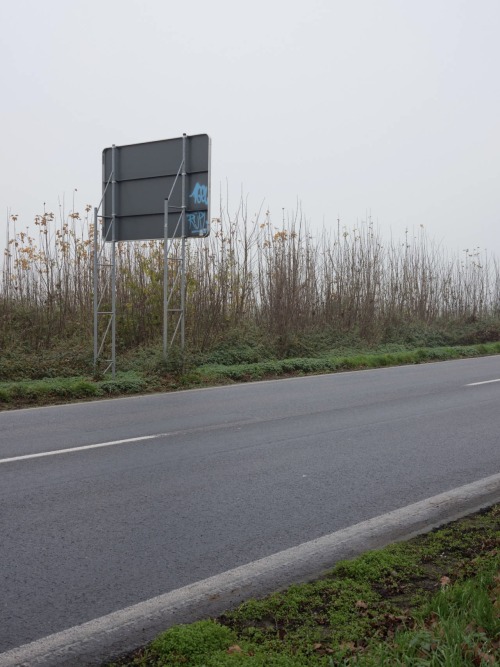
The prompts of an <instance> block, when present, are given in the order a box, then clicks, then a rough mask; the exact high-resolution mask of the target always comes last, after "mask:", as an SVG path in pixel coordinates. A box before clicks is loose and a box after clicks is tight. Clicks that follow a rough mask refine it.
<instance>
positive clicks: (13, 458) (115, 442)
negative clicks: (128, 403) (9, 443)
mask: <svg viewBox="0 0 500 667" xmlns="http://www.w3.org/2000/svg"><path fill="white" fill-rule="evenodd" d="M168 435H171V434H170V433H156V434H155V435H141V436H140V437H139V438H126V439H125V440H111V441H110V442H98V443H96V444H94V445H81V446H80V447H68V448H67V449H54V450H53V451H50V452H38V453H36V454H23V455H22V456H11V457H10V458H8V459H0V463H14V461H26V460H27V459H40V458H42V457H44V456H57V455H58V454H69V453H70V452H83V451H84V450H86V449H99V448H101V447H112V446H113V445H125V444H127V443H129V442H140V441H141V440H154V439H155V438H163V437H165V436H168Z"/></svg>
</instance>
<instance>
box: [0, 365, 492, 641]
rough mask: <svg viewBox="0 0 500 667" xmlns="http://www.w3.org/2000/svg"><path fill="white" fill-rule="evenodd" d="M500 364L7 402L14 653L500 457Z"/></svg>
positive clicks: (425, 491)
mask: <svg viewBox="0 0 500 667" xmlns="http://www.w3.org/2000/svg"><path fill="white" fill-rule="evenodd" d="M495 380H500V356H494V357H486V358H481V359H470V360H463V361H454V362H445V363H439V364H426V365H421V366H407V367H401V368H390V369H384V370H377V371H365V372H354V373H344V374H337V375H324V376H315V377H306V378H297V379H291V380H281V381H273V382H260V383H254V384H245V385H237V386H231V387H221V388H213V389H204V390H195V391H186V392H182V393H176V394H161V395H152V396H145V397H138V398H127V399H118V400H110V401H100V402H95V403H81V404H73V405H68V406H57V407H50V408H40V409H32V410H20V411H13V412H3V413H0V536H1V539H0V652H2V651H7V650H8V649H11V648H14V647H17V646H19V645H21V644H25V643H27V642H30V641H32V640H35V639H38V638H41V637H45V636H46V635H48V634H51V633H54V632H58V631H60V630H63V629H65V628H69V627H72V626H75V625H77V624H80V623H84V622H86V621H89V620H91V619H94V618H97V617H100V616H103V615H105V614H109V613H111V612H114V611H116V610H119V609H122V608H124V607H126V606H128V605H133V604H136V603H138V602H141V601H144V600H148V599H150V598H152V597H154V596H157V595H161V594H164V593H166V592H168V591H173V590H175V589H178V588H180V587H182V586H185V585H187V584H189V583H192V582H195V581H199V580H201V579H205V578H207V577H211V576H213V575H216V574H219V573H222V572H225V571H226V570H228V569H231V568H235V567H237V566H239V565H243V564H245V563H249V562H251V561H254V560H256V559H258V558H262V557H264V556H268V555H270V554H274V553H276V552H278V551H281V550H283V549H287V548H289V547H293V546H295V545H298V544H300V543H303V542H306V541H309V540H312V539H315V538H318V537H320V536H322V535H326V534H329V533H331V532H333V531H337V530H339V529H341V528H345V527H347V526H350V525H352V524H354V523H357V522H360V521H364V520H366V519H370V518H371V517H376V516H378V515H380V514H383V513H385V512H388V511H390V510H393V509H396V508H400V507H404V506H406V505H408V504H410V503H414V502H417V501H419V500H422V499H425V498H428V497H429V496H433V495H436V494H439V493H442V492H444V491H447V490H450V489H453V488H455V487H457V486H461V485H464V484H467V483H470V482H474V481H475V480H479V479H482V478H484V477H487V476H489V475H493V474H495V473H498V472H500V452H499V435H498V434H499V430H500V429H499V427H500V382H499V381H495ZM474 383H485V384H474ZM147 436H153V437H150V438H148V439H147V438H146V437H147ZM123 440H128V442H123ZM91 445H99V446H98V447H89V446H91ZM101 445H103V446H101ZM61 450H69V451H63V452H61ZM71 450H74V451H71ZM55 452H60V453H55ZM39 454H41V455H43V456H33V455H39ZM47 454H50V455H47Z"/></svg>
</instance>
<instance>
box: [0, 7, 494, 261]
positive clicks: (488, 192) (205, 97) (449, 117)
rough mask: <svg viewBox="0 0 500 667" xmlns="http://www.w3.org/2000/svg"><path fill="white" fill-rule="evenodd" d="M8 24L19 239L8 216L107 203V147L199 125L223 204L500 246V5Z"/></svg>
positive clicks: (8, 193) (1, 19)
mask: <svg viewBox="0 0 500 667" xmlns="http://www.w3.org/2000/svg"><path fill="white" fill-rule="evenodd" d="M0 26H1V32H2V37H1V41H0V49H1V52H0V55H1V63H2V65H1V73H0V77H1V78H0V81H1V91H2V104H1V107H0V114H1V128H2V151H1V160H0V172H1V173H0V183H1V187H0V232H1V236H0V239H1V240H2V241H3V239H4V238H5V230H6V218H7V210H8V209H10V210H11V212H12V213H14V214H19V215H20V221H19V222H18V226H19V225H20V226H24V225H28V224H31V222H32V219H33V217H34V215H35V214H37V213H40V212H41V211H42V210H43V204H44V202H46V207H47V209H48V210H52V211H54V212H56V213H57V212H58V210H59V205H60V203H62V202H63V201H64V203H65V210H66V212H70V211H71V208H72V206H73V196H75V208H76V210H80V211H82V210H83V208H84V206H85V204H87V203H89V204H92V205H93V206H94V205H97V204H98V203H99V199H100V196H101V153H102V150H103V149H104V148H106V147H108V146H111V145H112V144H113V143H114V144H117V145H122V144H130V143H135V142H143V141H153V140H157V139H163V138H170V137H178V136H181V135H182V133H183V132H186V133H187V134H198V133H207V134H209V135H210V136H211V138H212V199H213V200H214V199H218V194H219V190H220V186H221V184H222V187H223V189H224V191H225V190H226V184H227V186H228V187H229V192H230V196H231V202H232V205H233V207H234V205H235V204H236V202H237V200H238V197H239V194H240V192H241V191H242V192H243V193H244V194H245V196H247V197H248V202H249V209H250V211H251V212H253V211H256V210H257V209H258V208H259V207H260V206H261V204H262V203H263V202H264V207H265V208H269V209H270V211H271V215H272V219H273V220H274V221H275V223H276V225H279V223H280V220H281V217H282V210H283V209H285V211H287V212H288V211H292V210H293V209H294V208H295V207H296V205H297V202H298V201H299V202H300V203H301V206H302V210H303V212H304V215H305V217H306V219H307V220H308V222H309V224H310V226H311V228H312V229H313V230H319V229H320V228H321V227H322V225H323V224H324V225H325V226H326V227H331V226H333V225H334V226H335V227H336V224H337V223H336V220H337V217H338V216H340V219H341V222H342V224H344V225H346V226H347V227H352V226H355V225H356V224H357V221H358V220H362V219H364V218H365V217H366V214H367V212H369V213H371V216H372V218H373V220H374V221H376V222H378V224H379V226H380V228H381V230H382V233H383V234H384V235H385V234H389V233H390V232H391V231H392V233H393V235H395V236H399V235H402V234H403V233H404V230H405V229H406V228H408V229H410V230H413V229H418V228H419V226H420V225H424V226H425V228H426V230H427V231H428V233H429V235H430V236H431V237H432V238H433V239H435V240H436V241H437V242H439V243H441V244H442V245H443V246H444V247H447V248H449V249H450V250H455V249H458V250H462V249H464V248H467V247H468V248H471V247H473V246H480V247H481V248H487V249H488V250H489V251H490V250H491V251H493V252H496V253H497V255H500V252H498V250H499V248H498V241H499V233H498V230H499V224H500V85H499V82H500V76H499V71H500V68H499V65H500V0H307V1H298V0H253V1H252V2H249V3H243V2H238V1H237V0H210V1H208V0H189V2H182V0H177V1H176V2H174V1H173V0H98V1H97V0H44V1H43V2H41V1H40V0H16V1H15V2H3V3H2V8H1V9H0ZM75 188H77V192H75ZM216 212H217V211H216V208H215V207H213V209H212V214H216ZM2 245H3V242H2Z"/></svg>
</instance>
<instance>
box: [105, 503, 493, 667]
mask: <svg viewBox="0 0 500 667" xmlns="http://www.w3.org/2000/svg"><path fill="white" fill-rule="evenodd" d="M499 663H500V506H499V505H497V506H495V507H493V508H490V509H489V510H487V511H482V512H479V513H477V514H474V515H472V516H470V517H466V518H464V519H461V520H459V521H456V522H453V523H451V524H448V525H447V526H444V527H443V528H440V529H438V530H435V531H433V532H431V533H428V534H426V535H420V536H418V537H415V538H413V539H412V540H409V541H407V542H402V543H397V544H393V545H390V546H388V547H386V548H385V549H381V550H377V551H371V552H367V553H366V554H364V555H362V556H360V557H358V558H356V559H354V560H352V561H343V562H341V563H338V564H337V565H336V566H335V567H334V568H333V570H331V572H329V573H328V574H327V575H326V576H325V577H323V578H322V579H320V580H318V581H315V582H312V583H308V584H300V585H294V586H291V587H290V588H288V589H287V590H286V591H283V592H277V593H274V594H272V595H269V596H267V597H265V598H263V599H261V600H249V601H247V602H245V603H243V604H242V605H241V606H240V607H239V608H237V609H236V610H234V611H229V612H227V613H226V614H224V615H223V616H220V617H219V618H216V619H207V620H202V621H199V622H197V623H193V624H190V625H180V626H175V627H173V628H170V629H169V630H167V631H166V632H165V633H163V634H161V635H160V636H159V637H157V638H156V639H155V640H154V641H153V642H152V643H151V644H150V645H148V646H147V647H145V648H142V649H141V650H139V651H137V652H136V653H135V654H134V655H130V656H126V657H124V658H122V659H121V660H119V661H117V662H114V663H112V664H110V665H109V666H108V667H160V666H161V667H170V666H172V667H174V666H180V665H182V666H184V667H230V666H233V665H244V666H245V667H351V666H354V665H358V666H359V667H379V666H380V665H385V666H393V665H400V666H404V667H417V666H418V667H426V666H429V667H431V666H432V667H434V666H435V667H437V666H443V667H444V666H450V667H462V666H463V667H466V666H467V667H470V666H475V665H477V666H479V667H485V666H487V665H496V664H499Z"/></svg>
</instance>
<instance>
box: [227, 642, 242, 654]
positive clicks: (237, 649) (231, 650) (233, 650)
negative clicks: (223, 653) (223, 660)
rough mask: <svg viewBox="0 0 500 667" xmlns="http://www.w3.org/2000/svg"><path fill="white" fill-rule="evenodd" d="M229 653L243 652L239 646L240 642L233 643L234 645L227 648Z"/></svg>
mask: <svg viewBox="0 0 500 667" xmlns="http://www.w3.org/2000/svg"><path fill="white" fill-rule="evenodd" d="M227 652H228V653H242V650H241V648H240V647H239V646H238V644H233V646H230V647H229V648H228V649H227Z"/></svg>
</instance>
